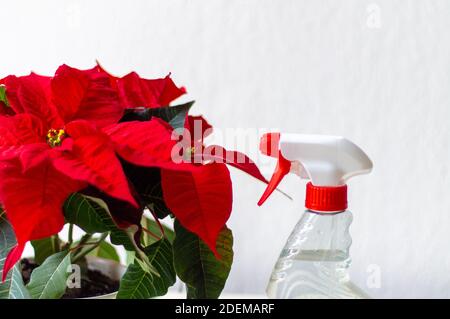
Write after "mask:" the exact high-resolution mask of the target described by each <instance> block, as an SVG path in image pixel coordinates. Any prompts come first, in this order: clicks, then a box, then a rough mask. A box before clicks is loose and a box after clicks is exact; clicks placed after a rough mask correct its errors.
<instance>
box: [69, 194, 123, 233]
mask: <svg viewBox="0 0 450 319" xmlns="http://www.w3.org/2000/svg"><path fill="white" fill-rule="evenodd" d="M103 204H104V205H103ZM103 204H102V203H101V202H100V200H99V199H97V200H95V199H94V198H93V197H89V196H86V195H82V194H80V193H73V194H72V195H70V197H69V198H68V199H67V200H66V202H65V203H64V216H65V217H66V221H68V222H69V223H72V224H75V225H77V226H79V227H80V228H81V229H83V230H84V231H85V232H86V233H88V234H93V233H104V232H107V231H109V230H111V228H114V227H115V225H114V222H113V220H112V217H111V216H110V215H109V213H108V211H107V206H106V204H105V203H104V202H103Z"/></svg>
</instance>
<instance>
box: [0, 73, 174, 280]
mask: <svg viewBox="0 0 450 319" xmlns="http://www.w3.org/2000/svg"><path fill="white" fill-rule="evenodd" d="M3 83H4V84H5V85H6V87H7V97H8V102H9V104H10V106H11V108H12V109H13V110H14V111H15V113H16V115H14V116H0V178H1V183H0V201H1V202H2V204H3V206H4V208H5V211H6V214H7V216H8V219H9V220H10V221H11V223H12V225H13V228H14V231H15V233H16V237H17V242H18V245H17V246H16V247H15V248H14V249H13V250H12V251H11V252H10V254H9V255H8V258H7V261H6V262H5V269H4V272H3V276H6V274H7V272H8V270H9V269H10V267H12V266H13V265H14V264H15V262H16V261H17V260H18V258H20V255H21V253H22V250H23V248H24V245H25V243H26V242H27V241H29V240H33V239H39V238H44V237H47V236H50V235H53V234H55V233H57V232H59V231H60V230H61V228H62V226H63V224H64V218H63V213H62V206H63V203H64V201H65V200H66V198H67V197H68V196H69V195H70V194H71V193H73V192H76V191H78V190H81V189H83V188H85V187H86V186H87V185H92V186H95V187H96V188H98V189H99V190H101V191H103V192H104V193H106V194H107V195H109V196H111V197H114V198H117V199H120V200H123V201H127V202H129V203H130V204H132V205H134V206H137V205H138V204H137V203H136V200H135V199H134V198H133V196H132V195H131V192H130V189H129V185H128V181H127V178H126V176H125V174H124V172H123V170H122V167H121V164H120V162H119V159H118V158H117V156H116V152H118V153H119V154H121V153H124V154H128V155H130V154H131V155H133V156H134V158H139V156H138V155H136V154H133V152H134V151H139V152H140V153H139V154H146V155H151V156H152V157H151V158H149V157H147V163H146V164H147V166H152V165H155V166H157V165H159V164H158V163H162V162H170V152H171V149H172V147H173V145H174V143H175V142H174V141H171V139H170V137H171V131H170V129H169V127H168V126H167V125H166V124H165V123H164V122H162V121H161V120H159V119H152V120H151V121H148V122H127V123H120V124H115V123H116V122H117V121H118V120H119V119H120V117H121V116H122V113H123V108H122V107H121V106H120V104H119V102H118V99H117V95H116V93H115V91H114V90H113V89H112V88H111V85H110V80H109V78H108V77H107V76H106V75H105V74H104V73H102V72H98V71H97V70H94V69H92V70H88V71H79V70H76V69H72V68H69V67H67V66H62V67H60V68H59V69H58V71H57V72H56V75H55V77H54V78H48V77H43V76H39V75H36V74H31V75H29V76H25V77H15V76H10V77H7V78H5V79H4V80H3ZM143 132H145V134H142V133H143ZM136 134H138V135H139V134H140V135H142V136H141V137H139V140H138V141H139V145H137V142H136V136H135V135H136ZM117 136H121V137H126V139H125V140H124V141H121V143H120V145H118V144H117V143H116V142H115V140H116V137H117ZM140 143H142V144H140ZM127 159H128V160H130V161H131V162H133V158H127Z"/></svg>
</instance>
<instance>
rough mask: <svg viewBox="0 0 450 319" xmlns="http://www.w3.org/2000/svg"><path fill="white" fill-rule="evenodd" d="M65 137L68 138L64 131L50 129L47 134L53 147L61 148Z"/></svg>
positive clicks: (48, 140)
mask: <svg viewBox="0 0 450 319" xmlns="http://www.w3.org/2000/svg"><path fill="white" fill-rule="evenodd" d="M64 137H66V132H65V131H64V130H63V129H60V130H55V129H50V130H48V133H47V143H48V145H50V146H51V147H55V146H60V145H61V143H62V141H63V139H64Z"/></svg>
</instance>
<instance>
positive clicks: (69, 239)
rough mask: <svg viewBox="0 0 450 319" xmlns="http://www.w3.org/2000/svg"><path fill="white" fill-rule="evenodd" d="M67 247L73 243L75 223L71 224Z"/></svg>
mask: <svg viewBox="0 0 450 319" xmlns="http://www.w3.org/2000/svg"><path fill="white" fill-rule="evenodd" d="M68 237H69V238H68V241H67V247H70V246H72V243H73V224H72V223H70V224H69V235H68Z"/></svg>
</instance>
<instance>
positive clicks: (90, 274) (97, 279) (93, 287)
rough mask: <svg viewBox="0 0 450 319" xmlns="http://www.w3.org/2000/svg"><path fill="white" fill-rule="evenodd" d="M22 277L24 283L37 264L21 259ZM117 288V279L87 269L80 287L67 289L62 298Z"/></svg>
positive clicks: (111, 290) (101, 292) (109, 291)
mask: <svg viewBox="0 0 450 319" xmlns="http://www.w3.org/2000/svg"><path fill="white" fill-rule="evenodd" d="M21 264H22V277H23V281H24V282H25V284H28V282H29V281H30V276H31V272H32V271H33V270H34V269H35V268H36V267H38V266H39V265H38V264H36V263H34V262H33V261H32V260H29V259H26V258H24V259H22V261H21ZM118 289H119V281H117V280H113V279H111V278H109V277H107V276H105V275H103V274H102V273H101V272H99V271H97V270H91V269H88V270H87V272H86V274H85V275H82V276H81V288H71V289H67V290H66V293H65V294H64V295H63V296H62V298H63V299H75V298H87V297H95V296H101V295H106V294H110V293H112V292H116V291H117V290H118Z"/></svg>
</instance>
